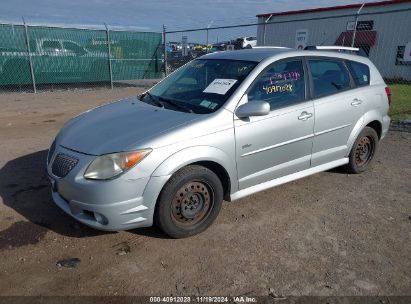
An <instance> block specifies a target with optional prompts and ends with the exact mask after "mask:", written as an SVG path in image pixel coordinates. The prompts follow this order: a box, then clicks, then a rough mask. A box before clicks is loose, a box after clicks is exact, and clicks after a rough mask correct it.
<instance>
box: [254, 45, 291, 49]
mask: <svg viewBox="0 0 411 304" xmlns="http://www.w3.org/2000/svg"><path fill="white" fill-rule="evenodd" d="M253 49H289V48H288V47H285V46H253Z"/></svg>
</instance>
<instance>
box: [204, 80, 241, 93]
mask: <svg viewBox="0 0 411 304" xmlns="http://www.w3.org/2000/svg"><path fill="white" fill-rule="evenodd" d="M236 82H237V79H214V80H213V82H211V83H210V84H209V85H208V87H206V88H205V90H204V91H203V93H214V94H220V95H225V93H227V92H228V90H229V89H230V88H231V87H232V86H233V85H234V84H235V83H236Z"/></svg>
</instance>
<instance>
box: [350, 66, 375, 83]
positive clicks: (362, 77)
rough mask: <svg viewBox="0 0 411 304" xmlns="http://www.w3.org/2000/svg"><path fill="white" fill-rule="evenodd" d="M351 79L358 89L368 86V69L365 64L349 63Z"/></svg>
mask: <svg viewBox="0 0 411 304" xmlns="http://www.w3.org/2000/svg"><path fill="white" fill-rule="evenodd" d="M350 66H351V70H352V77H353V78H354V81H355V84H356V85H357V86H358V87H363V86H366V85H369V84H370V69H369V67H368V66H367V65H366V64H363V63H359V62H355V61H350Z"/></svg>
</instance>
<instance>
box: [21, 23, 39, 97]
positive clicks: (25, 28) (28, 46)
mask: <svg viewBox="0 0 411 304" xmlns="http://www.w3.org/2000/svg"><path fill="white" fill-rule="evenodd" d="M21 18H22V19H23V24H24V33H25V36H26V46H27V54H28V55H29V64H30V74H31V81H32V83H33V91H34V93H37V87H36V79H35V78H34V70H33V60H32V59H31V50H30V41H29V31H28V30H27V24H26V21H25V20H24V17H21Z"/></svg>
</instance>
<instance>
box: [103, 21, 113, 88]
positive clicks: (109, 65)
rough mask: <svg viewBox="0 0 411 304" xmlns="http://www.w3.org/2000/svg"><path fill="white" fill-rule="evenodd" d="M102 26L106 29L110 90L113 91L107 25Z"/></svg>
mask: <svg viewBox="0 0 411 304" xmlns="http://www.w3.org/2000/svg"><path fill="white" fill-rule="evenodd" d="M104 26H105V27H106V37H107V49H108V70H109V73H110V86H111V89H113V70H112V66H111V45H110V31H109V29H108V27H107V24H105V23H104Z"/></svg>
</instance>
